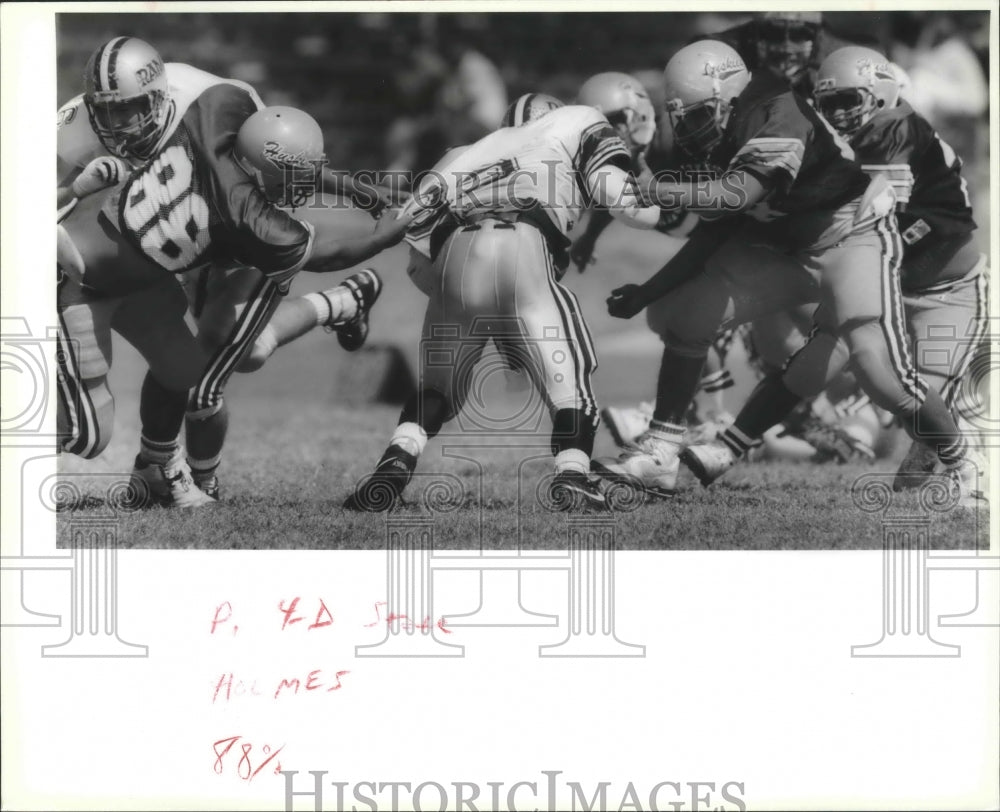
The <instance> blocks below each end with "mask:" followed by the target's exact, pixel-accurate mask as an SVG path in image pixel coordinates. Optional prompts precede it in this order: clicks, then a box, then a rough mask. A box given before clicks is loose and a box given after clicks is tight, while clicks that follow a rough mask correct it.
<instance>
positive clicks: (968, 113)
mask: <svg viewBox="0 0 1000 812" xmlns="http://www.w3.org/2000/svg"><path fill="white" fill-rule="evenodd" d="M750 18H751V15H750V14H734V13H695V12H655V13H646V12H632V11H630V12H602V13H567V12H558V13H557V12H538V13H382V12H369V13H315V12H309V13H282V14H271V13H267V14H261V13H232V14H226V13H212V14H190V13H183V14H182V13H158V14H70V13H67V14H61V15H59V18H58V59H59V64H58V92H59V103H60V104H61V103H63V102H65V101H67V100H68V99H70V98H71V97H73V96H75V95H76V94H77V93H79V92H80V91H81V86H82V79H81V74H82V71H83V66H84V64H85V63H86V60H87V57H88V56H89V55H90V53H91V52H92V51H93V50H94V49H95V48H97V47H98V46H99V45H100V44H101V43H102V42H104V41H106V40H107V39H109V38H111V37H113V36H117V35H121V34H130V35H133V36H138V37H141V38H143V39H146V40H148V41H149V42H150V43H151V44H153V45H154V46H155V47H156V48H158V49H159V51H160V52H161V54H162V55H163V57H164V59H165V60H166V61H168V62H188V63H191V64H193V65H195V66H197V67H200V68H203V69H204V70H208V71H210V72H213V73H216V74H219V75H222V76H226V77H231V78H237V79H242V80H244V81H246V82H249V83H250V84H252V85H253V86H254V87H256V88H257V90H258V92H259V93H260V95H261V97H262V98H263V99H264V101H265V103H267V104H288V105H293V106H298V107H302V108H303V109H305V110H307V111H309V112H310V113H311V114H312V115H313V116H314V117H315V118H316V119H317V120H318V121H319V122H320V124H321V125H322V127H323V128H324V131H325V134H326V144H327V153H328V157H329V159H330V161H331V163H332V165H333V166H336V167H338V168H343V169H349V170H352V171H353V170H358V169H362V168H368V169H382V168H389V167H393V168H404V169H416V170H420V169H425V168H427V167H429V166H430V165H432V164H433V163H434V162H435V161H436V160H437V158H438V157H440V155H441V153H442V152H443V151H444V149H445V148H447V147H448V146H453V145H456V144H462V143H469V142H470V141H472V140H475V139H476V138H477V137H480V136H482V135H484V134H485V133H486V132H489V131H490V130H492V129H494V128H495V127H496V126H497V125H498V124H499V122H500V119H501V117H502V115H503V112H504V109H505V108H506V106H507V103H508V101H509V100H512V99H514V98H516V97H517V96H518V95H520V94H521V93H524V92H528V91H541V92H546V93H551V94H553V95H555V96H557V97H559V98H562V99H564V100H567V101H571V100H572V98H573V96H574V95H575V92H576V89H577V88H578V87H579V86H580V84H581V83H582V81H583V80H584V79H586V78H587V77H588V76H590V75H591V74H594V73H597V72H600V71H606V70H619V71H625V72H629V73H632V74H634V75H636V76H637V77H638V78H640V79H641V80H642V81H643V82H644V84H646V85H647V87H648V88H649V91H650V93H651V95H652V97H653V99H654V102H658V101H659V98H658V97H659V96H660V92H659V80H660V74H661V71H662V69H663V66H664V65H665V64H666V62H667V60H668V59H669V58H670V56H671V55H672V54H673V53H674V52H675V51H676V50H677V49H678V48H680V47H681V46H682V45H684V44H685V43H686V42H687V41H689V40H690V39H691V38H692V37H695V36H696V35H698V34H700V33H705V34H707V33H713V32H717V31H720V30H722V29H725V28H729V27H731V26H734V25H738V24H740V23H743V22H746V21H748V20H749V19H750ZM823 23H824V27H825V29H826V31H827V32H828V33H829V34H830V35H832V36H834V37H837V38H840V39H842V40H846V41H849V42H854V43H857V44H862V45H868V46H870V47H875V48H877V49H879V50H881V51H883V52H884V53H886V54H887V55H888V56H889V57H890V58H891V59H892V60H893V61H894V62H896V63H897V64H899V65H900V66H901V67H903V68H904V69H905V70H906V71H907V72H908V73H909V75H910V78H911V82H912V85H911V88H910V90H909V94H908V95H909V97H910V101H911V103H912V104H914V106H915V107H917V109H918V110H919V111H920V112H922V113H923V114H924V115H925V116H927V117H928V118H929V119H930V120H931V122H932V123H933V124H934V125H935V126H936V127H937V128H938V130H939V131H940V132H941V135H942V137H944V138H945V140H947V141H948V142H949V143H951V145H952V146H953V147H954V149H955V151H956V152H957V153H958V154H959V155H961V156H962V157H963V159H964V160H965V161H966V165H967V170H968V175H969V177H968V180H969V182H970V185H971V186H972V187H973V189H974V190H976V191H978V192H979V193H980V195H981V194H983V193H985V188H986V186H985V181H986V180H987V179H988V170H987V168H986V155H987V145H988V140H989V139H988V127H987V123H988V104H989V92H988V82H987V76H988V70H989V68H988V64H989V53H988V47H989V30H988V26H989V16H988V13H987V12H985V11H933V12H931V11H921V12H915V11H898V12H831V13H826V14H824V15H823ZM980 195H977V196H980ZM981 222H982V224H983V225H985V224H986V222H985V221H981Z"/></svg>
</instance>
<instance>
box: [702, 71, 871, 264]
mask: <svg viewBox="0 0 1000 812" xmlns="http://www.w3.org/2000/svg"><path fill="white" fill-rule="evenodd" d="M711 163H712V164H715V165H718V166H722V167H726V168H727V169H728V170H731V171H739V170H742V171H745V172H748V173H750V174H752V175H754V176H755V177H756V178H758V179H759V180H760V181H761V182H762V183H763V184H764V185H765V186H767V187H769V188H770V190H771V191H770V193H769V194H768V195H767V196H766V197H765V198H764V200H762V201H761V202H760V203H758V204H756V205H755V206H753V207H751V208H750V209H748V210H747V212H746V213H747V214H748V215H749V216H751V217H753V218H754V219H756V220H761V221H763V222H768V221H775V222H774V224H773V226H774V228H773V233H774V235H775V238H776V239H780V240H781V241H783V242H784V241H788V242H791V243H794V244H796V245H809V244H811V240H812V239H813V238H814V237H816V236H818V234H819V233H820V232H821V231H822V230H823V229H825V227H826V226H827V225H828V220H827V219H826V218H825V216H824V215H825V214H826V213H828V212H831V211H833V210H836V209H838V208H840V207H841V206H842V205H844V204H845V203H847V202H849V201H850V200H853V199H855V198H857V197H859V196H860V195H861V194H862V193H863V192H864V190H865V189H866V188H867V186H868V183H869V178H868V176H867V175H866V174H865V173H864V171H862V169H861V167H860V166H859V165H858V164H857V163H856V161H855V160H854V153H853V151H852V150H851V148H850V146H849V145H848V144H847V143H846V142H845V141H844V139H843V138H842V137H841V136H840V135H839V134H838V133H837V132H836V131H835V130H834V129H833V128H832V127H831V126H830V125H829V124H828V123H827V122H826V121H825V120H824V119H823V118H822V117H821V116H820V115H819V114H818V113H817V112H816V111H815V110H813V108H812V107H810V106H809V105H808V104H807V103H806V102H805V100H804V99H802V98H801V97H799V96H798V95H797V94H795V93H793V92H792V91H791V90H790V89H789V88H788V85H787V83H786V82H784V81H783V80H781V79H779V78H777V77H775V76H772V75H771V74H770V73H767V72H766V71H762V72H759V73H756V74H754V75H753V77H752V78H751V80H750V83H749V84H748V85H747V86H746V88H745V89H744V90H743V92H742V93H741V94H740V95H739V97H738V98H737V99H736V102H735V103H734V107H733V112H732V113H731V115H730V118H729V122H728V123H727V125H726V130H725V133H724V135H723V138H722V141H721V142H720V143H719V145H718V146H717V147H716V148H715V150H714V151H713V153H712V156H711Z"/></svg>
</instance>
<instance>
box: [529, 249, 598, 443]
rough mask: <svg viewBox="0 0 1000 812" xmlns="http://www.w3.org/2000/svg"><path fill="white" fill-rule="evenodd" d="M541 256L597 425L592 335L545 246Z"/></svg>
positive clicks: (584, 399) (580, 385)
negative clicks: (562, 283) (543, 256)
mask: <svg viewBox="0 0 1000 812" xmlns="http://www.w3.org/2000/svg"><path fill="white" fill-rule="evenodd" d="M542 253H543V254H544V255H545V264H546V268H547V271H548V282H549V289H550V290H551V291H552V298H553V300H554V301H555V304H556V309H557V310H558V311H559V316H560V318H561V319H562V323H563V330H564V331H565V333H566V340H567V342H568V343H569V345H570V349H571V351H572V353H573V357H574V359H575V360H576V363H575V364H574V368H575V370H576V389H577V394H578V395H579V397H580V401H581V403H583V407H584V410H585V411H586V413H587V415H588V416H589V417H590V418H591V419H592V420H593V421H594V422H595V424H596V422H597V419H598V409H597V398H596V397H594V390H593V387H592V386H591V382H590V376H591V375H592V374H593V372H594V370H595V369H597V353H596V352H595V351H594V344H593V341H592V340H591V337H590V331H589V330H588V329H587V325H586V323H584V321H583V316H582V315H581V314H580V305H579V302H578V301H577V299H576V297H575V296H574V295H573V294H572V292H570V291H568V290H566V288H564V287H563V286H562V285H560V284H559V282H558V281H556V269H555V266H554V265H553V264H552V257H551V255H550V254H549V251H548V249H547V247H545V246H544V245H543V246H542Z"/></svg>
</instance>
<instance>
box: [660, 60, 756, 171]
mask: <svg viewBox="0 0 1000 812" xmlns="http://www.w3.org/2000/svg"><path fill="white" fill-rule="evenodd" d="M749 83H750V72H749V71H748V70H747V66H746V65H745V64H744V62H743V60H742V59H741V58H740V55H739V54H738V53H737V52H736V51H735V49H733V48H731V47H729V46H728V45H726V44H725V43H724V42H719V41H718V40H701V41H699V42H693V43H691V44H690V45H686V46H685V47H683V48H681V49H680V50H679V51H678V52H677V53H676V54H674V55H673V57H672V58H671V59H670V61H669V62H668V63H667V67H666V68H664V70H663V89H664V94H665V98H666V109H667V112H668V113H669V114H670V126H671V128H672V129H673V132H674V143H676V144H677V146H679V147H680V148H681V149H683V150H684V151H685V152H686V153H687V154H688V155H689V156H690V157H692V158H694V159H696V160H697V159H702V158H706V157H707V156H708V155H709V153H710V152H711V151H712V150H713V149H714V148H715V146H716V145H717V144H718V143H719V142H720V141H721V140H722V134H723V132H724V130H725V128H726V124H727V123H728V121H729V112H730V110H731V109H732V105H733V101H734V100H735V99H736V97H737V96H739V95H740V93H742V92H743V90H744V89H745V88H746V86H747V85H748V84H749Z"/></svg>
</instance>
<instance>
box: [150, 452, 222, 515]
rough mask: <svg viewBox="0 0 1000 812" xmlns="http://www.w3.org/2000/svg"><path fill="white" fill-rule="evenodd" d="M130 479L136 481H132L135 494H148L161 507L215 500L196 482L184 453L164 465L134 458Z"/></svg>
mask: <svg viewBox="0 0 1000 812" xmlns="http://www.w3.org/2000/svg"><path fill="white" fill-rule="evenodd" d="M132 479H133V480H138V481H136V482H135V483H134V484H133V487H134V488H135V490H136V492H137V493H140V494H148V496H149V499H150V500H151V501H152V502H153V503H155V504H160V505H162V506H163V507H181V508H188V507H202V506H204V505H211V504H215V499H213V498H212V497H211V496H210V495H208V494H206V493H205V492H204V491H202V490H201V489H200V488H199V487H198V486H197V485H196V484H195V482H194V479H193V478H192V476H191V469H190V468H189V467H188V464H187V461H186V460H185V459H184V455H183V453H180V454H178V455H177V456H176V457H175V458H174V459H173V460H171V461H170V462H169V463H167V464H166V465H158V464H156V463H151V462H147V461H145V460H143V459H142V458H141V457H136V458H135V467H134V468H133V469H132Z"/></svg>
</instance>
